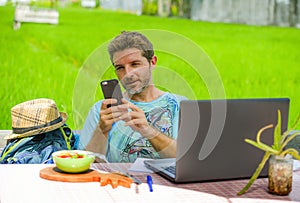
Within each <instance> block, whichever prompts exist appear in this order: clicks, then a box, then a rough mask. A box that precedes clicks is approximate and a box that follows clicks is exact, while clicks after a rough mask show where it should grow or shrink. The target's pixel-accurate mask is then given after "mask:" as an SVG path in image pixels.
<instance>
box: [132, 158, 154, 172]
mask: <svg viewBox="0 0 300 203" xmlns="http://www.w3.org/2000/svg"><path fill="white" fill-rule="evenodd" d="M146 160H150V159H146V158H137V159H136V160H135V162H134V163H133V164H132V165H131V167H130V168H129V169H128V171H131V172H143V173H153V171H152V170H150V169H148V168H147V167H146V166H145V164H144V161H146Z"/></svg>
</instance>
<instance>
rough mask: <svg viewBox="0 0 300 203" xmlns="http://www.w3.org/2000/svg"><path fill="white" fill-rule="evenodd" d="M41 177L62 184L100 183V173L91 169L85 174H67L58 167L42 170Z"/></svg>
mask: <svg viewBox="0 0 300 203" xmlns="http://www.w3.org/2000/svg"><path fill="white" fill-rule="evenodd" d="M40 177H41V178H44V179H47V180H54V181H62V182H99V181H100V173H99V172H97V171H95V170H92V169H89V170H88V171H86V172H84V173H65V172H63V171H61V170H59V169H58V168H56V167H47V168H44V169H41V170H40Z"/></svg>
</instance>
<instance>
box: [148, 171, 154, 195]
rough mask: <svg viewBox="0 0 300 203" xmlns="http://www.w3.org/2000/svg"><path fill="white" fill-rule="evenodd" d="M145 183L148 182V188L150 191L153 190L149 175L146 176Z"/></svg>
mask: <svg viewBox="0 0 300 203" xmlns="http://www.w3.org/2000/svg"><path fill="white" fill-rule="evenodd" d="M147 183H148V185H149V190H150V192H153V187H152V183H153V182H152V177H151V176H149V175H148V176H147Z"/></svg>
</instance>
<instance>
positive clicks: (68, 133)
mask: <svg viewBox="0 0 300 203" xmlns="http://www.w3.org/2000/svg"><path fill="white" fill-rule="evenodd" d="M59 129H60V131H61V133H62V134H63V136H64V139H65V142H66V144H67V148H68V149H69V150H70V149H71V139H72V137H73V133H72V130H71V129H70V128H69V127H68V126H66V125H64V126H61V127H60V128H59Z"/></svg>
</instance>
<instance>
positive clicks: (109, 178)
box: [40, 166, 133, 188]
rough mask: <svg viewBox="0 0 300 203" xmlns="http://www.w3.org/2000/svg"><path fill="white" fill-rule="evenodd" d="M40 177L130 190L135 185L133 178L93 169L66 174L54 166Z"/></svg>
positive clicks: (41, 173)
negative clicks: (98, 183) (97, 183)
mask: <svg viewBox="0 0 300 203" xmlns="http://www.w3.org/2000/svg"><path fill="white" fill-rule="evenodd" d="M40 177H41V178H44V179H47V180H54V181H62V182H100V185H101V186H106V185H108V184H110V185H111V186H112V187H113V188H116V187H118V186H119V185H120V186H123V187H127V188H130V185H131V183H133V180H132V179H131V178H129V177H126V176H122V175H119V174H116V173H100V172H97V171H95V170H92V169H89V170H88V171H86V172H84V173H65V172H63V171H61V170H59V169H58V168H56V167H53V166H52V167H47V168H44V169H41V170H40Z"/></svg>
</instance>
